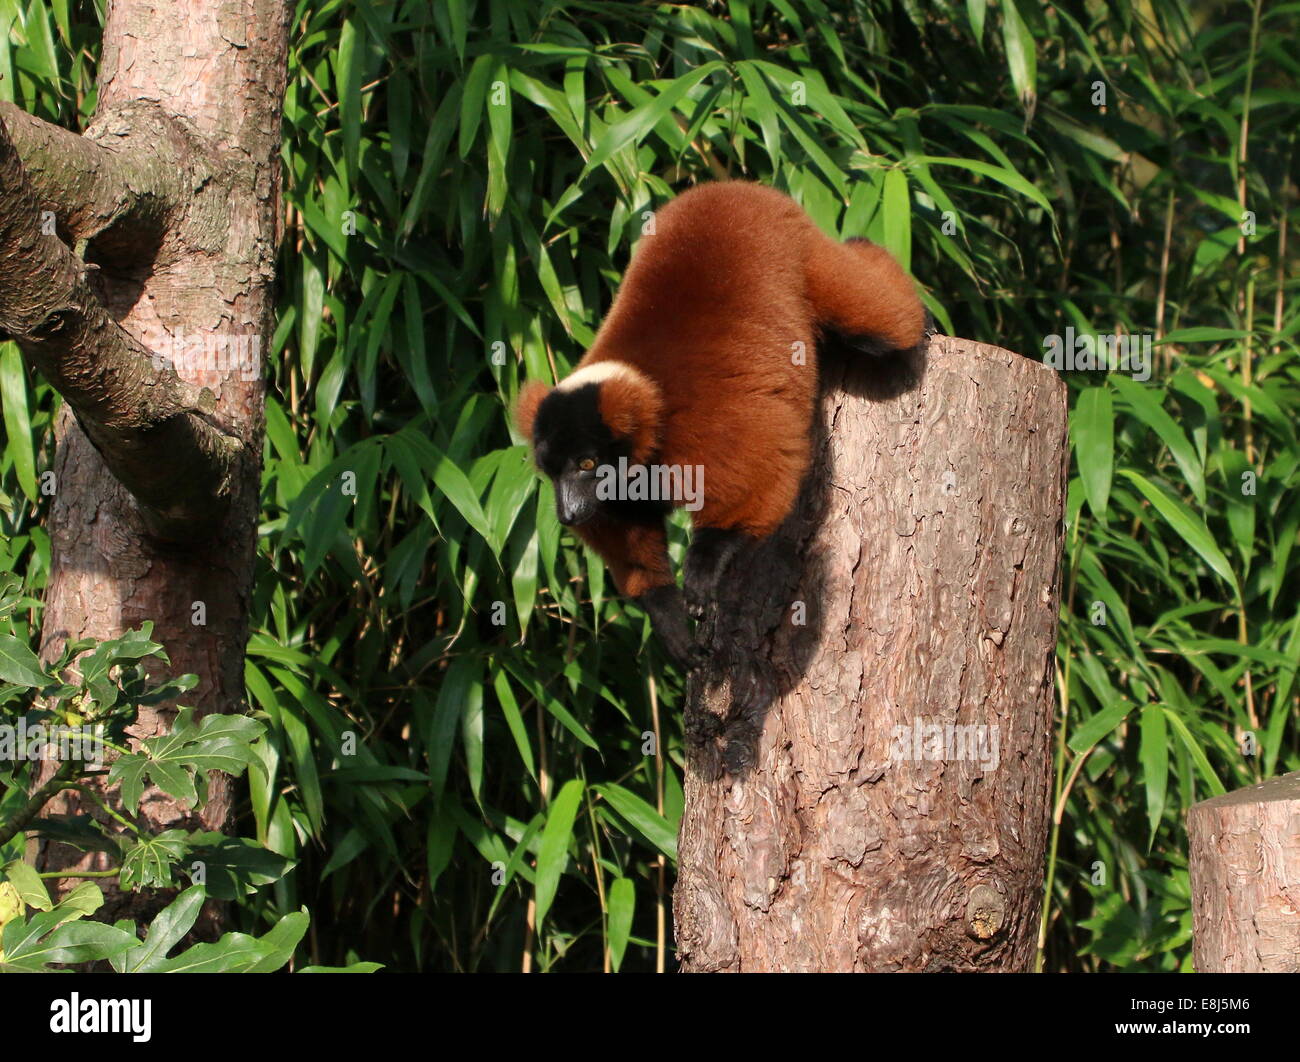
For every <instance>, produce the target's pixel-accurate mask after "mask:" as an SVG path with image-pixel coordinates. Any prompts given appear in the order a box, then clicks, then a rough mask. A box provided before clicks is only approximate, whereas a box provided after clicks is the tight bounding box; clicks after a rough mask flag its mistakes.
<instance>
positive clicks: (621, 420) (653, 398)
mask: <svg viewBox="0 0 1300 1062" xmlns="http://www.w3.org/2000/svg"><path fill="white" fill-rule="evenodd" d="M663 405H664V404H663V398H662V397H661V396H660V394H659V388H658V387H656V386H655V385H654V384H653V383H652V382H651V381H649V380H647V379H646V378H645V377H644V376H642V375H641V374H640V373H635V374H633V373H619V374H617V375H615V376H611V377H610V378H609V379H608V380H605V381H604V382H602V383H601V385H600V416H601V419H602V420H604V422H605V426H606V427H608V428H609V430H610V432H611V433H612V434H613V436H614V438H616V439H619V440H623V441H626V442H628V443H629V444H630V445H631V447H632V458H633V460H635V461H645V460H646V459H647V458H649V457H650V456H651V454H653V453H654V452H655V450H656V449H658V447H659V425H660V421H661V420H662V418H663Z"/></svg>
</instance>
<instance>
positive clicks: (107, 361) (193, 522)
mask: <svg viewBox="0 0 1300 1062" xmlns="http://www.w3.org/2000/svg"><path fill="white" fill-rule="evenodd" d="M9 122H10V116H9V115H8V114H6V115H5V118H4V120H3V122H0V273H3V275H4V278H5V284H4V286H3V288H0V329H3V330H4V332H5V333H7V334H8V335H9V336H10V337H12V338H13V339H14V341H15V342H17V344H18V346H19V348H20V349H21V350H22V352H23V355H24V356H25V357H26V359H27V362H28V364H30V365H32V366H34V367H35V368H36V369H38V370H39V371H40V372H41V373H42V375H44V376H45V378H46V379H47V380H48V381H49V382H50V383H51V384H52V385H53V386H54V388H55V390H57V391H58V392H59V394H60V395H61V396H62V397H63V399H64V401H66V402H67V403H68V405H69V406H70V407H71V408H72V410H73V411H74V413H75V414H76V416H77V420H78V422H79V423H80V425H81V427H82V430H83V431H84V432H85V433H86V434H87V436H88V437H89V438H90V439H91V440H92V442H93V443H94V445H95V447H96V449H98V450H99V453H100V456H101V457H103V459H104V462H105V464H106V465H107V466H108V468H109V470H110V471H111V472H112V473H113V475H114V476H115V477H116V478H117V480H118V481H119V482H120V483H121V484H122V485H123V486H125V487H126V488H127V490H129V491H130V492H131V493H132V494H133V495H134V497H135V498H136V500H137V501H139V502H140V503H141V516H142V517H143V519H144V520H145V521H146V522H147V523H148V525H149V528H150V530H151V532H152V533H153V534H155V535H156V536H158V537H160V538H165V539H168V540H171V541H184V540H187V539H190V538H194V537H196V536H206V535H207V534H209V533H210V532H211V530H212V527H213V525H214V523H215V522H217V521H219V520H220V519H221V516H222V514H223V513H224V511H225V509H226V506H227V505H228V504H229V501H230V494H231V491H232V489H233V486H234V481H235V479H236V466H237V464H238V463H239V462H240V460H241V458H242V451H243V443H242V442H241V440H240V439H239V437H238V436H237V435H235V434H233V433H227V432H226V431H224V430H223V429H222V428H221V427H220V425H219V423H218V422H217V421H216V419H215V418H214V416H213V414H214V413H215V408H216V402H215V397H214V395H213V393H212V392H211V391H210V390H208V389H206V388H204V389H202V390H200V389H198V388H195V387H192V386H190V385H189V384H187V383H186V382H185V381H184V380H182V379H181V378H180V377H179V376H178V375H177V373H176V370H175V368H174V367H172V366H171V365H168V364H165V363H163V362H162V361H161V359H158V360H157V361H155V359H154V358H153V356H152V355H151V353H150V351H149V350H147V349H146V348H145V347H144V346H143V345H142V344H141V343H140V342H139V341H138V340H136V339H135V338H134V337H133V336H131V335H130V334H129V333H128V332H127V331H126V330H124V329H123V328H121V327H119V326H118V325H117V324H116V323H115V322H114V321H113V319H112V317H111V316H110V315H109V312H108V310H107V309H106V308H105V306H104V304H103V302H102V301H101V300H100V298H99V297H98V295H97V294H96V293H95V292H94V291H93V290H92V286H91V281H90V280H89V274H90V273H91V272H92V271H91V270H90V269H89V268H88V267H87V265H86V263H85V262H83V261H82V259H80V258H78V257H77V255H76V254H74V253H73V252H72V251H71V250H70V249H69V248H68V247H67V245H66V244H64V243H63V242H62V241H61V240H60V239H59V238H58V236H57V235H56V234H55V232H53V231H50V232H47V231H45V227H44V226H43V225H42V217H43V210H42V208H40V207H38V202H37V195H36V194H35V192H34V190H33V189H32V187H31V182H30V181H29V178H28V173H29V172H30V171H32V170H33V169H34V170H35V172H42V171H41V170H40V169H39V166H40V164H41V163H38V162H24V161H22V160H20V158H19V154H18V151H17V150H15V145H14V143H13V142H12V140H11V138H10V137H9V136H8V127H9ZM33 122H36V120H35V119H30V120H28V121H26V122H24V121H22V120H19V121H18V122H15V123H13V124H14V127H15V128H21V129H26V130H27V133H28V136H27V146H29V147H31V146H33V145H34V144H35V143H36V142H37V137H35V136H34V135H33V134H32V129H33V128H34V126H33V124H32V123H33ZM37 124H38V125H39V124H41V123H37ZM152 124H154V125H156V124H158V123H156V122H155V123H152ZM68 137H71V139H72V140H77V139H79V138H77V137H75V136H72V135H71V134H68V133H66V132H62V131H60V135H57V136H56V135H55V134H52V133H46V135H45V138H44V140H43V142H41V143H40V145H39V146H40V149H41V150H40V151H39V152H38V156H37V157H38V158H39V159H40V160H42V161H43V163H44V164H45V165H51V163H52V161H53V160H57V159H61V160H62V161H63V162H64V163H65V164H66V165H68V166H69V167H70V168H71V167H74V166H75V165H76V164H77V163H79V162H81V161H83V160H84V156H85V152H83V151H77V150H75V149H74V148H72V147H71V146H70V143H69V141H68V139H67V138H68ZM56 145H57V146H58V150H56V147H55V146H56ZM95 150H96V151H98V150H99V149H95ZM163 154H164V155H166V156H167V160H168V165H172V166H175V165H177V164H178V163H179V162H180V159H179V158H175V157H173V156H172V155H171V153H170V152H163ZM144 157H145V158H148V160H149V162H150V163H152V162H153V159H152V158H149V156H147V155H146V156H144ZM142 168H145V169H146V170H147V169H148V166H147V165H146V166H144V167H142ZM45 172H47V173H48V172H50V171H45ZM69 172H70V171H69ZM65 183H66V185H67V187H62V188H59V189H57V190H55V189H53V188H52V187H51V186H50V183H49V182H47V185H46V189H45V191H46V196H49V195H51V194H53V195H60V194H64V193H68V194H73V193H75V192H77V191H85V192H87V193H88V194H90V195H91V196H92V198H93V195H94V187H93V186H89V187H86V188H81V187H80V186H79V185H78V184H77V182H75V181H72V180H68V181H67V182H65ZM42 199H43V201H45V202H49V200H48V198H46V197H42ZM74 202H75V201H74ZM69 213H70V215H71V216H73V217H75V218H76V219H77V221H76V226H75V227H77V228H80V229H82V230H83V231H89V229H90V228H92V227H93V225H92V223H91V222H90V221H89V217H90V213H91V212H90V211H89V209H88V208H86V207H84V206H73V207H71V208H70V210H69Z"/></svg>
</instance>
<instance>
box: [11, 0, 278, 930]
mask: <svg viewBox="0 0 1300 1062" xmlns="http://www.w3.org/2000/svg"><path fill="white" fill-rule="evenodd" d="M289 13H290V9H289V7H288V6H287V5H286V3H285V2H284V0H187V2H186V3H185V4H184V5H183V6H179V7H178V6H177V5H176V4H174V3H169V2H163V0H109V2H108V7H107V15H106V23H105V27H104V46H103V53H102V59H101V63H100V78H99V95H98V105H97V110H96V116H95V119H94V121H93V123H92V124H91V127H90V128H89V129H88V130H87V132H86V135H85V137H84V138H79V137H75V136H73V135H71V134H68V133H66V132H62V131H59V130H54V129H52V128H50V127H45V128H41V125H42V123H39V122H36V121H35V120H34V119H30V118H27V117H26V116H23V117H21V118H16V117H15V115H14V114H13V113H12V109H10V110H8V111H4V112H0V127H3V126H7V127H8V129H9V133H10V135H11V136H12V139H13V144H14V146H15V148H16V151H17V154H18V156H19V157H20V158H21V159H22V162H23V164H24V168H25V170H26V173H25V175H24V176H23V179H24V181H25V182H27V183H28V184H29V187H30V195H31V196H32V197H33V198H35V199H36V200H37V201H38V202H39V203H40V205H41V206H47V205H48V206H50V207H52V208H54V212H56V213H57V215H58V230H59V234H60V235H62V236H63V237H64V239H65V240H69V242H70V241H71V239H80V240H89V244H88V246H87V247H86V253H85V260H86V262H87V263H88V264H89V269H86V268H85V267H81V272H82V273H83V274H84V275H83V276H81V277H80V278H78V277H76V276H75V275H73V274H75V272H76V269H72V268H71V267H69V266H67V265H63V266H60V268H62V269H63V270H64V272H65V273H68V274H69V276H68V283H67V284H66V285H64V292H63V295H62V296H61V298H62V305H53V306H52V305H48V301H49V300H48V298H47V297H46V296H45V295H43V294H40V295H39V298H41V299H45V300H46V302H47V305H44V306H39V305H37V306H36V307H35V308H34V309H31V310H30V312H26V313H23V312H20V311H24V310H26V309H28V307H27V306H24V305H22V304H21V303H20V301H19V300H17V299H15V300H12V302H13V305H12V306H8V307H5V309H7V310H8V311H9V313H8V315H7V318H6V319H4V320H3V322H2V323H3V324H4V325H5V327H6V329H7V330H8V331H10V332H11V333H12V334H13V335H14V338H15V339H16V340H17V342H18V343H19V345H20V347H21V348H22V349H23V351H24V353H25V354H26V355H27V356H28V359H29V361H31V362H33V363H34V364H36V365H37V367H39V368H40V369H41V370H42V371H43V372H44V373H45V374H46V375H47V376H48V377H49V378H50V379H51V381H52V382H53V383H54V385H55V387H56V388H58V390H59V391H60V393H61V394H63V396H64V398H65V399H66V400H67V404H66V405H65V407H64V408H63V410H62V411H61V413H60V417H59V420H58V424H57V428H56V437H57V452H56V457H55V464H54V473H55V480H54V482H55V484H56V493H55V497H54V501H53V506H52V510H51V513H50V518H49V531H50V536H51V540H52V570H51V572H50V578H49V584H48V589H47V591H46V602H45V619H44V626H43V631H42V655H43V657H44V658H45V659H47V660H48V659H52V658H55V657H57V656H58V654H59V652H60V650H61V649H62V647H63V646H64V644H66V643H67V642H68V641H70V640H75V639H79V638H85V637H90V638H96V639H106V638H111V637H116V636H118V635H120V634H122V633H123V632H124V631H126V630H128V629H130V628H133V627H138V626H139V625H140V624H141V623H142V622H143V621H146V620H151V621H153V623H154V638H155V640H157V641H159V642H161V643H163V645H164V646H165V647H166V649H167V651H168V654H169V655H170V659H171V664H172V671H173V673H175V674H182V673H187V672H191V673H194V674H197V675H198V676H199V680H200V684H199V686H198V689H197V690H195V691H194V693H193V694H192V695H191V698H190V699H189V700H188V701H187V703H193V704H195V706H196V707H197V708H198V709H199V711H200V713H201V714H202V713H207V712H231V711H237V710H240V709H241V707H242V705H243V697H244V681H243V663H244V650H245V643H246V641H247V633H248V609H249V599H250V592H251V585H252V576H253V557H254V547H255V541H256V527H257V513H258V494H259V479H260V463H261V450H262V434H263V398H264V384H263V377H264V372H263V364H262V354H263V352H264V351H266V350H267V349H269V346H270V337H271V335H272V332H273V324H274V322H273V313H274V303H273V301H272V291H271V285H272V281H273V278H274V258H275V247H276V228H277V221H278V218H279V209H280V199H279V189H280V160H279V152H280V120H281V110H282V107H283V98H284V86H285V75H286V56H287V49H288V19H289ZM0 132H3V128H0ZM0 139H3V137H0ZM2 155H3V153H2V152H0V156H2ZM19 213H20V212H19ZM2 231H3V230H2V229H0V232H2ZM33 246H34V247H35V248H36V250H35V252H33V251H32V248H33ZM13 247H14V248H15V250H14V252H13V253H14V254H15V256H17V255H18V253H19V251H21V252H25V253H27V254H29V255H34V256H39V255H47V256H50V257H51V259H52V260H53V259H58V260H59V261H60V262H64V263H66V262H67V261H68V259H67V258H65V257H63V256H67V255H70V252H68V251H67V249H66V248H64V247H63V246H62V245H59V244H55V243H54V241H53V240H50V239H47V240H44V241H41V242H34V241H33V240H32V239H22V240H19V239H15V240H14V241H13ZM2 249H3V244H2V243H0V250H2ZM71 262H72V266H77V265H78V263H77V262H76V260H75V258H73V259H71ZM33 290H34V291H36V292H38V293H39V289H33ZM37 297H38V296H37V295H36V294H33V295H32V296H30V297H29V298H28V303H32V302H33V300H35V299H36V298H37ZM68 319H71V320H72V321H73V322H74V327H73V328H72V329H71V332H72V333H73V334H74V337H75V338H74V339H73V340H72V341H66V336H67V334H68V333H69V331H70V329H69V328H68V327H67V326H66V321H67V320H68ZM113 321H116V322H117V324H118V325H120V326H121V328H120V329H119V328H115V327H114V326H113V324H112V322H113ZM52 337H53V338H52ZM60 339H63V340H65V341H64V342H62V343H60V342H58V340H60ZM173 368H174V370H175V371H174V372H173V371H172V370H173ZM177 375H178V376H179V378H180V380H179V382H177V381H176V379H175V378H176V376H177ZM203 389H207V393H205V392H204V391H203ZM138 396H146V397H145V399H143V403H144V411H143V412H139V410H140V408H141V400H139V399H138ZM160 400H162V401H161V402H160ZM151 406H153V407H157V408H150V407H151ZM137 414H138V415H137ZM178 450H183V452H184V454H185V460H183V461H182V460H177V459H175V458H176V454H177V451H178ZM172 715H173V709H171V708H162V709H157V710H151V709H142V710H141V713H140V717H139V720H138V722H137V724H136V725H135V727H134V728H133V730H132V733H133V735H134V736H135V737H136V738H137V739H139V738H145V737H150V736H153V735H155V734H157V733H159V732H160V730H161V729H163V727H164V726H165V724H166V723H167V722H169V721H170V719H171V717H172ZM230 806H231V805H230V794H229V791H228V780H227V779H226V778H225V777H224V776H221V775H214V776H213V778H212V784H211V785H210V787H209V802H208V804H207V805H206V807H205V808H204V809H203V811H202V813H201V815H194V814H192V813H191V812H190V811H189V810H188V809H186V808H184V807H182V806H180V805H179V804H178V803H177V802H176V801H175V800H173V799H172V798H170V797H168V796H167V795H166V794H163V793H162V792H160V791H158V790H152V791H150V792H148V793H146V795H145V798H144V801H143V802H142V805H141V815H140V821H141V824H142V825H143V826H145V827H146V828H148V829H150V830H160V829H164V828H168V827H175V826H182V827H191V828H208V829H212V828H216V829H221V828H223V827H225V826H226V825H227V822H228V819H229V816H230ZM49 810H50V811H53V812H57V813H60V814H77V813H87V812H90V813H94V814H95V815H96V817H99V818H101V819H104V820H105V821H107V819H106V817H104V816H103V815H102V813H101V812H99V811H98V810H97V809H96V808H95V807H94V806H93V805H91V804H89V803H88V802H87V801H84V800H83V799H81V797H80V796H79V795H78V794H77V793H75V792H66V793H64V794H62V795H61V796H60V797H59V798H57V799H56V800H55V801H53V802H52V803H51V805H50V807H49ZM102 860H103V856H102V855H98V854H92V855H85V854H83V853H80V852H77V851H75V850H73V849H70V848H66V847H65V846H62V845H50V846H48V847H47V848H46V849H45V850H44V851H42V852H41V853H40V854H39V856H38V865H39V866H40V868H41V869H44V870H49V869H66V868H70V867H76V868H78V869H92V868H93V869H98V868H100V867H102V866H104V865H105V864H104V863H103V862H102ZM60 884H65V882H61V883H60ZM126 900H127V898H122V897H118V898H117V901H116V904H115V900H114V897H113V896H112V895H111V894H110V896H109V904H108V906H106V908H105V909H104V913H106V914H107V916H108V918H109V919H112V918H115V917H121V916H125V917H132V916H133V915H134V914H136V913H138V912H135V911H134V910H133V909H132V908H131V907H130V906H129V904H127V903H126Z"/></svg>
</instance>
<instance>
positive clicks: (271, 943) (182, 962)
mask: <svg viewBox="0 0 1300 1062" xmlns="http://www.w3.org/2000/svg"><path fill="white" fill-rule="evenodd" d="M309 921H310V919H309V918H308V916H307V912H306V911H295V912H294V913H293V914H288V915H285V916H284V917H283V918H281V919H280V921H279V922H277V923H276V924H275V927H274V928H273V929H271V930H270V932H268V933H266V934H265V935H263V936H261V937H250V936H248V935H247V934H245V933H227V934H226V935H225V936H224V937H222V938H221V939H220V940H218V941H216V942H215V943H212V944H196V945H194V947H192V948H190V949H189V950H188V951H183V952H181V953H180V954H179V955H177V956H175V957H174V958H171V959H167V960H166V961H164V962H161V963H158V964H156V965H155V966H154V967H153V972H155V973H274V972H275V971H276V970H279V969H280V968H282V967H283V966H285V965H286V964H287V963H288V962H289V960H290V959H292V958H293V952H294V949H295V948H296V947H297V946H298V942H299V941H300V940H302V938H303V936H304V935H305V934H306V932H307V925H308V922H309Z"/></svg>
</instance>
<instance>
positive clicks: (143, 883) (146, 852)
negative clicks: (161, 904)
mask: <svg viewBox="0 0 1300 1062" xmlns="http://www.w3.org/2000/svg"><path fill="white" fill-rule="evenodd" d="M189 851H190V841H189V834H188V833H187V832H186V831H185V830H165V831H164V832H162V833H159V834H155V835H153V836H151V837H150V836H146V837H139V838H136V839H135V840H133V841H132V842H131V843H129V844H128V845H127V847H126V848H125V850H124V851H123V852H122V867H121V873H120V876H119V879H118V880H119V881H120V882H121V884H122V888H124V889H165V888H168V887H170V886H171V885H173V884H174V883H175V877H174V875H173V873H172V868H173V867H174V866H175V865H176V864H177V863H179V862H180V861H181V860H182V859H184V858H185V857H186V855H187V854H188V853H189Z"/></svg>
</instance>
